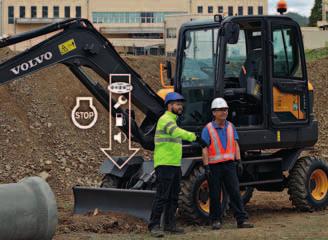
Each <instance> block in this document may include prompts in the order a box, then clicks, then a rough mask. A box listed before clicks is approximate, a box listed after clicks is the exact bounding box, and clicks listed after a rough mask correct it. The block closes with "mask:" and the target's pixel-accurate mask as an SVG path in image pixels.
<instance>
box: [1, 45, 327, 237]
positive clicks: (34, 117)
mask: <svg viewBox="0 0 328 240" xmlns="http://www.w3.org/2000/svg"><path fill="white" fill-rule="evenodd" d="M10 56H13V53H12V52H11V51H9V50H8V49H0V61H1V62H2V61H4V60H5V59H7V58H9V57H10ZM125 60H126V61H127V62H128V64H130V65H131V66H132V68H134V69H135V70H136V71H137V72H138V73H140V75H141V76H142V77H143V79H144V80H145V82H147V83H148V84H149V85H150V86H151V88H153V89H154V90H158V89H159V88H160V83H159V63H160V62H164V58H162V57H125ZM327 69H328V58H327V59H322V60H318V61H313V62H310V63H308V72H309V79H310V81H311V82H312V83H313V85H314V89H315V112H316V115H317V118H318V120H319V123H320V137H319V141H318V143H317V145H316V146H315V149H314V151H312V152H311V154H315V155H318V156H320V157H322V158H324V159H326V160H327V159H328V150H327V149H328V148H327V147H328V128H327V127H328V121H327V118H326V116H327V115H328V108H327V107H326V105H325V104H326V101H327V99H328V98H327V95H328V93H327V91H326V89H327V88H328V70H327ZM77 96H90V93H89V92H88V91H87V90H86V89H85V87H84V86H83V85H82V84H81V83H80V82H79V81H78V80H76V79H75V77H74V76H73V75H72V74H71V73H70V72H69V70H68V69H67V68H65V67H64V66H61V65H56V66H53V67H50V68H47V69H44V70H41V71H39V72H37V73H35V74H33V75H30V76H27V77H24V80H23V81H20V80H19V81H13V82H11V83H9V84H7V85H3V86H0V183H9V182H17V181H18V180H20V179H22V178H23V177H26V176H34V175H40V176H42V177H44V178H45V179H46V180H47V182H48V183H49V184H50V186H51V188H52V189H53V191H54V192H55V194H56V198H57V202H58V207H59V225H58V228H57V232H56V236H55V238H54V239H56V240H63V239H65V240H69V239H72V240H77V239H80V240H84V239H99V240H100V239H145V238H148V235H147V233H146V224H145V223H144V222H142V221H140V220H138V219H135V218H131V217H129V216H124V215H119V214H106V215H104V214H102V213H99V214H96V216H93V215H92V214H91V215H90V216H72V206H73V199H72V192H71V189H72V187H73V186H74V185H77V184H79V185H83V186H99V184H100V181H101V175H100V174H99V166H100V165H101V163H102V162H103V160H104V159H105V156H104V155H103V153H102V152H101V151H100V147H106V145H107V144H108V124H109V120H108V112H107V111H106V110H105V109H104V108H103V107H102V106H101V105H100V104H99V102H95V103H94V105H95V106H96V108H97V110H98V113H99V118H98V121H97V124H96V125H95V127H93V128H92V129H89V130H84V131H83V130H79V129H77V128H76V127H75V126H74V125H73V123H72V121H71V119H70V114H71V111H72V109H73V107H74V106H75V104H76V102H75V98H76V97H77ZM140 116H141V115H140ZM140 116H139V117H140ZM122 152H123V150H122V148H120V147H119V146H117V147H116V148H115V150H114V154H120V153H122ZM140 154H141V155H143V156H144V157H145V158H146V159H147V158H150V157H151V153H150V152H147V151H140ZM247 209H248V211H249V213H250V216H251V220H252V221H253V222H254V223H255V224H256V228H255V229H253V230H238V231H235V226H234V221H233V219H232V218H231V216H230V217H228V218H227V219H226V224H225V226H224V229H223V230H222V231H219V232H213V231H209V230H208V229H209V228H208V227H207V226H184V227H186V230H187V234H186V235H185V236H184V237H182V239H204V238H209V239H217V238H218V237H222V238H225V239H237V238H245V239H246V238H247V239H305V238H312V239H328V214H327V213H328V212H327V211H322V212H314V213H299V212H297V211H296V210H295V209H294V208H293V207H292V206H291V204H290V202H289V200H288V195H287V193H286V192H282V193H262V192H256V193H255V195H254V198H253V199H252V200H251V202H250V203H249V205H248V206H247ZM170 238H172V239H177V237H170ZM180 238H181V237H179V239H180Z"/></svg>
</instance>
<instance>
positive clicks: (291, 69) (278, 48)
mask: <svg viewBox="0 0 328 240" xmlns="http://www.w3.org/2000/svg"><path fill="white" fill-rule="evenodd" d="M270 26H271V31H270V34H271V56H269V58H270V60H269V63H270V64H269V65H270V67H269V69H271V71H270V72H271V78H270V79H271V90H270V91H271V122H272V125H273V126H283V125H288V126H292V125H294V126H298V125H304V124H307V123H308V118H309V111H308V109H309V94H308V80H307V72H306V67H305V56H304V48H303V43H302V34H301V31H300V28H299V26H298V25H297V24H296V23H294V22H292V21H290V22H287V23H286V19H284V21H273V22H271V25H270Z"/></svg>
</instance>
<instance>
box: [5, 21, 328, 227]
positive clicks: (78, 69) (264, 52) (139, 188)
mask: <svg viewBox="0 0 328 240" xmlns="http://www.w3.org/2000/svg"><path fill="white" fill-rule="evenodd" d="M49 33H53V35H52V36H51V37H50V38H48V39H46V40H44V41H42V42H40V43H38V44H36V45H35V46H33V47H31V48H29V49H27V50H25V51H24V52H21V53H18V54H17V55H16V56H14V57H13V58H11V59H9V60H7V61H5V62H3V63H1V65H0V76H1V77H0V84H5V83H8V82H9V81H11V80H14V79H20V78H21V77H23V76H25V75H27V74H31V73H33V72H36V71H38V70H40V69H42V68H46V67H49V66H51V65H53V64H58V63H60V64H63V65H65V66H67V67H68V68H69V69H70V70H71V72H72V73H73V74H74V75H75V76H76V78H77V79H78V80H80V81H81V82H82V84H83V85H84V86H85V87H86V88H87V89H88V90H89V92H90V93H91V94H92V95H93V96H94V97H95V98H96V99H97V100H98V101H99V102H100V103H101V104H102V106H103V107H104V108H106V109H107V110H111V113H112V116H113V117H114V116H115V115H116V114H118V113H119V114H121V115H120V116H122V117H123V119H124V121H123V123H124V124H123V125H122V126H120V129H121V130H122V131H123V132H124V133H125V134H128V132H129V127H128V124H127V123H128V122H129V121H131V135H132V141H134V142H136V143H138V144H140V146H142V148H144V149H147V150H153V149H154V135H155V128H156V122H157V120H158V118H159V117H160V116H161V115H162V114H163V113H164V112H165V106H164V103H163V98H164V97H165V95H166V94H167V93H168V92H170V91H176V92H179V93H181V94H182V95H183V96H184V97H185V99H186V103H185V110H184V114H183V116H182V117H181V118H180V119H179V125H180V126H181V127H182V128H184V129H187V130H189V131H193V132H196V133H200V132H201V130H202V128H203V127H204V126H205V124H206V123H208V122H209V121H211V110H210V103H211V101H212V100H213V98H215V97H224V98H225V99H226V100H227V102H228V104H229V116H228V119H229V120H230V121H231V122H232V123H233V124H234V125H235V126H236V128H237V131H238V134H239V138H240V140H239V145H240V149H241V155H242V164H243V168H244V171H243V173H242V174H241V175H240V176H239V179H240V188H241V189H240V191H241V193H242V198H243V201H244V203H245V204H246V203H247V202H248V201H249V200H250V199H251V197H252V193H253V191H254V189H256V190H258V191H270V192H276V191H283V190H284V189H286V188H287V189H288V194H289V195H290V200H291V201H292V203H293V205H294V206H295V207H296V208H297V209H300V210H303V211H309V210H311V211H312V210H320V209H324V208H325V207H326V206H327V204H328V164H327V162H326V161H324V160H322V159H320V158H319V157H315V156H306V155H305V153H306V151H307V150H311V149H312V148H313V146H314V145H315V143H316V142H317V140H318V122H317V120H316V118H315V114H314V112H313V105H314V97H313V86H312V84H311V83H310V81H309V79H308V76H307V68H306V60H305V54H304V46H303V41H302V33H301V30H300V27H299V25H298V24H297V23H296V22H295V21H294V20H292V19H291V18H289V17H286V16H231V17H226V18H223V17H222V16H220V15H216V16H215V17H214V19H209V20H195V21H191V22H187V23H185V24H183V25H182V27H181V28H180V31H179V38H178V46H177V51H176V61H175V74H174V77H173V76H172V64H171V62H169V61H168V62H166V64H165V65H161V70H163V71H162V72H161V76H162V78H161V79H162V85H163V89H161V90H160V91H159V92H155V91H154V90H152V89H151V88H150V87H149V86H148V85H147V84H146V83H145V82H144V81H143V80H142V78H141V76H140V75H139V74H138V73H137V72H135V71H134V70H133V69H132V68H131V67H130V66H128V64H127V63H126V62H125V61H124V60H123V59H122V58H121V57H120V55H119V54H118V53H117V52H116V51H115V49H114V47H113V45H112V44H111V43H110V42H109V41H108V39H107V38H105V37H104V36H103V35H101V33H99V32H98V31H97V30H96V29H95V28H94V27H93V25H92V24H91V23H90V22H89V21H88V20H87V19H68V20H64V21H62V22H58V23H55V24H51V25H47V26H45V27H43V28H40V29H36V30H33V31H30V32H26V33H22V34H19V35H15V36H10V37H7V38H2V39H1V40H0V47H1V48H3V47H6V46H10V45H13V44H16V43H19V42H22V41H26V40H29V39H32V38H35V37H38V36H42V35H45V34H49ZM85 68H90V69H92V70H93V71H94V72H96V73H97V74H98V75H99V76H100V77H101V80H102V81H104V84H105V85H106V84H108V83H109V75H110V74H129V75H130V76H131V86H132V89H133V91H131V99H132V102H133V104H134V106H135V107H136V108H138V109H139V110H140V111H141V112H142V113H144V115H145V118H144V119H143V120H142V121H140V122H138V121H137V120H136V118H134V117H133V114H132V115H131V117H130V115H129V114H128V113H127V111H125V110H124V109H123V108H122V107H118V108H117V106H115V104H116V103H117V101H116V100H115V99H113V101H111V102H110V101H109V92H108V90H107V89H106V88H104V87H103V86H104V84H101V83H99V82H98V81H96V80H95V79H94V78H93V76H92V75H90V74H88V71H85ZM164 69H166V75H167V76H166V80H164V77H163V72H164ZM113 81H114V82H115V81H116V80H115V78H114V79H113ZM123 95H124V96H125V97H128V96H127V94H123ZM114 106H115V107H114ZM113 159H114V160H115V162H116V163H117V164H114V163H113V161H110V160H109V159H105V160H104V162H103V164H102V166H101V167H100V173H101V174H102V175H103V181H102V184H101V186H99V187H87V186H75V187H74V188H73V194H74V201H75V203H74V212H75V213H77V214H83V213H87V212H90V211H91V212H92V211H94V210H95V209H98V210H99V211H114V212H123V213H127V214H131V215H134V216H137V217H140V218H143V219H148V218H149V215H150V211H151V203H152V201H153V199H154V194H155V187H156V185H155V182H156V176H155V174H154V169H153V162H152V161H148V160H147V161H146V160H144V158H143V157H142V156H133V157H132V159H130V161H129V162H128V163H127V164H125V165H124V167H122V168H119V167H117V165H118V164H119V165H121V166H122V163H124V162H125V161H126V160H127V156H126V157H124V156H117V157H113ZM181 168H182V183H181V192H180V196H179V209H178V211H179V213H180V214H181V215H182V216H185V217H187V219H189V220H191V221H203V220H206V219H208V213H209V194H208V183H207V180H206V177H205V174H204V169H203V166H202V158H201V147H200V146H199V144H198V143H183V158H182V166H181ZM221 202H222V205H223V208H224V209H228V208H229V196H228V195H227V194H226V192H225V190H224V186H223V191H222V193H221Z"/></svg>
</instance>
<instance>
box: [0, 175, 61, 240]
mask: <svg viewBox="0 0 328 240" xmlns="http://www.w3.org/2000/svg"><path fill="white" fill-rule="evenodd" d="M0 223H1V224H0V239H1V240H48V239H49V240H51V239H52V238H53V236H54V234H55V231H56V226H57V223H58V219H57V204H56V200H55V196H54V194H53V192H52V191H51V189H50V187H49V185H48V184H47V183H46V182H45V181H44V180H43V179H42V178H40V177H29V178H24V179H23V180H21V181H20V182H18V183H10V184H1V185H0Z"/></svg>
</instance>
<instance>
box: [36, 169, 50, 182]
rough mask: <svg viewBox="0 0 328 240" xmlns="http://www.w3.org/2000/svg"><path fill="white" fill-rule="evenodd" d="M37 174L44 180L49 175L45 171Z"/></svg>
mask: <svg viewBox="0 0 328 240" xmlns="http://www.w3.org/2000/svg"><path fill="white" fill-rule="evenodd" d="M38 175H39V177H41V178H42V179H43V180H45V181H47V179H48V178H49V177H50V174H49V173H48V172H46V171H43V172H40V173H39V174H38Z"/></svg>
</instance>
